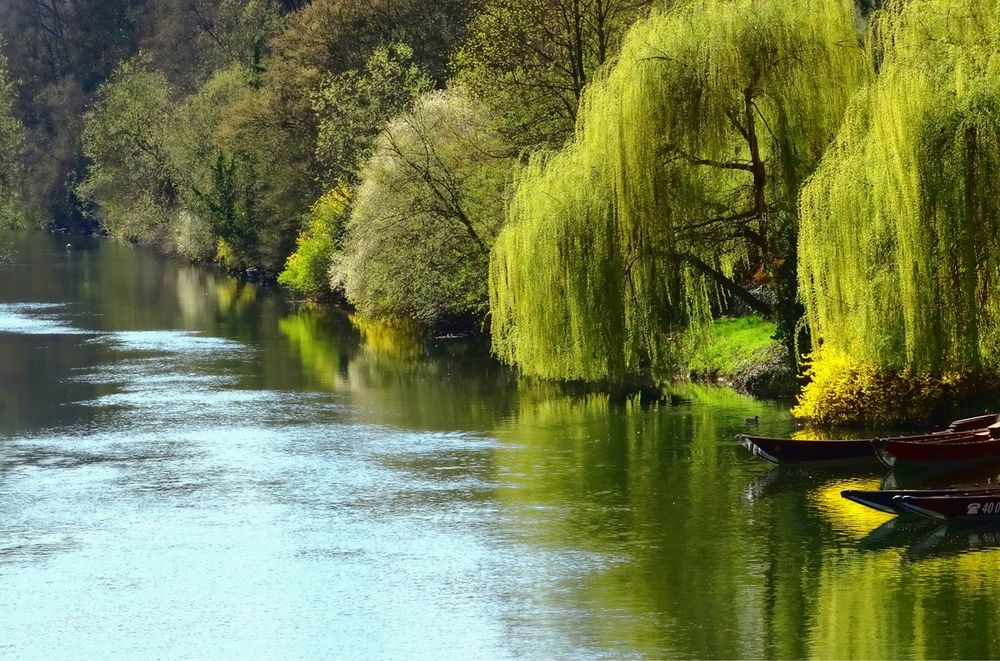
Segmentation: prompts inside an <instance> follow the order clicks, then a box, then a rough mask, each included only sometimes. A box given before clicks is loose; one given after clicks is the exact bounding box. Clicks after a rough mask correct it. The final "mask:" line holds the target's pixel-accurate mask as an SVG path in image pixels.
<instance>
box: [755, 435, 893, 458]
mask: <svg viewBox="0 0 1000 661" xmlns="http://www.w3.org/2000/svg"><path fill="white" fill-rule="evenodd" d="M873 440H875V439H861V440H792V439H787V438H765V437H762V436H748V435H743V436H740V437H739V441H740V443H741V444H742V445H743V447H745V448H746V449H747V450H749V451H750V452H752V453H753V455H754V456H755V457H760V458H761V459H763V460H764V461H769V462H771V463H772V464H800V465H811V464H822V465H829V466H834V465H851V464H858V463H874V461H875V460H876V457H875V453H874V451H873V450H872V441H873Z"/></svg>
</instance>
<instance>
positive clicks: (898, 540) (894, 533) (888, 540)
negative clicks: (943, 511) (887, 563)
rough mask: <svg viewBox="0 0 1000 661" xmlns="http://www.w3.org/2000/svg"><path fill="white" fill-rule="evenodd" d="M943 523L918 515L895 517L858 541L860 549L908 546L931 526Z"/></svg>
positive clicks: (869, 549)
mask: <svg viewBox="0 0 1000 661" xmlns="http://www.w3.org/2000/svg"><path fill="white" fill-rule="evenodd" d="M940 525H941V522H940V521H930V520H928V519H924V518H921V517H917V516H912V517H894V518H892V519H889V520H888V521H886V522H885V523H883V524H882V525H880V526H879V527H878V528H875V530H872V531H871V532H870V533H868V534H867V535H865V537H864V538H862V539H861V540H860V541H859V542H858V550H861V551H884V550H886V549H895V548H906V547H908V546H910V545H911V544H913V543H914V542H915V541H916V540H918V539H919V538H920V537H921V536H922V535H924V534H926V533H927V531H928V530H930V529H931V528H937V527H939V526H940Z"/></svg>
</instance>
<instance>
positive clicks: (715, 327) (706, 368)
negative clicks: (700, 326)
mask: <svg viewBox="0 0 1000 661" xmlns="http://www.w3.org/2000/svg"><path fill="white" fill-rule="evenodd" d="M776 331H777V326H776V325H775V324H773V323H772V322H770V321H765V320H763V319H761V318H760V317H737V318H735V319H729V318H724V319H717V320H716V321H715V323H713V324H712V328H711V329H710V330H709V331H708V337H707V340H706V341H705V342H704V343H703V344H702V346H701V347H699V348H698V349H697V350H696V351H695V353H694V355H693V356H692V358H691V363H690V365H689V369H690V371H691V374H692V375H695V376H698V377H718V378H727V377H731V376H733V375H736V374H739V373H741V372H745V371H746V370H747V369H748V368H750V367H751V366H753V365H755V364H759V363H766V362H768V361H769V360H771V359H773V357H774V356H775V352H776V351H780V347H779V346H778V343H777V342H775V341H774V340H773V339H771V338H772V337H773V336H774V334H775V332H776Z"/></svg>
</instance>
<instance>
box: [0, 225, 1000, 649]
mask: <svg viewBox="0 0 1000 661" xmlns="http://www.w3.org/2000/svg"><path fill="white" fill-rule="evenodd" d="M74 243H75V245H74V247H73V248H72V249H71V250H66V249H65V238H60V239H56V238H49V237H47V236H44V235H39V236H28V237H21V238H19V239H18V240H17V242H16V245H15V248H16V251H17V252H16V254H15V255H14V256H13V259H12V260H11V261H10V262H9V263H6V264H4V265H3V266H0V511H2V512H3V518H2V520H0V604H2V605H3V606H4V607H3V608H2V609H0V632H2V634H0V657H6V658H13V659H75V658H81V659H93V658H121V659H126V658H127V659H204V658H212V659H264V658H267V659H328V658H351V659H389V658H406V659H409V658H433V659H448V658H455V659H468V658H560V659H562V658H569V659H595V658H762V657H767V658H805V657H815V658H884V657H906V658H919V657H934V658H985V657H995V656H996V655H997V654H998V653H1000V642H998V629H1000V623H998V622H997V619H996V617H995V614H996V612H997V610H998V607H1000V578H998V572H997V568H998V567H1000V533H998V532H997V531H995V530H991V529H985V530H969V529H958V530H956V529H949V528H937V527H935V526H933V525H923V524H916V523H913V522H906V521H893V520H890V519H889V517H884V516H882V515H879V514H875V513H870V512H868V511H866V510H864V509H863V508H860V507H858V506H855V505H853V504H851V503H848V502H846V501H843V500H842V499H841V498H840V497H839V491H840V490H841V489H843V488H848V487H857V486H871V487H875V486H878V485H879V484H880V483H881V482H882V480H883V479H884V478H885V476H884V474H883V473H882V472H880V471H877V470H875V471H870V472H861V473H860V474H859V473H857V472H855V473H842V472H841V473H829V472H811V473H810V472H797V471H791V472H789V471H777V470H772V469H771V467H769V466H768V465H766V464H764V463H762V462H760V461H759V460H756V459H754V458H752V457H750V456H749V454H748V453H747V452H745V451H744V450H743V449H742V448H740V447H738V446H737V445H736V443H735V442H734V441H733V438H734V436H735V435H736V434H737V433H740V432H742V431H745V430H746V429H747V426H746V423H745V418H747V417H753V416H760V420H761V422H760V425H759V427H755V429H759V431H760V432H761V433H764V434H785V433H788V432H790V431H791V430H792V428H793V423H792V421H791V419H790V418H789V416H788V414H787V406H786V405H783V404H780V403H762V402H755V401H752V400H750V399H747V398H744V397H741V396H739V395H737V394H736V393H733V392H731V391H728V390H725V389H717V388H709V387H704V386H689V387H686V388H679V389H678V390H677V391H676V392H675V393H674V395H673V397H671V398H670V400H669V401H666V402H664V403H663V404H661V405H657V406H652V407H643V406H640V405H639V404H638V403H637V402H633V403H626V404H618V403H615V404H612V403H610V402H609V401H608V399H607V398H606V397H602V396H598V395H585V394H581V393H572V392H568V391H566V390H565V389H560V388H557V387H555V386H551V385H545V384H539V383H533V382H529V381H522V380H518V379H517V378H516V376H515V375H513V374H512V373H510V372H509V371H507V370H505V369H503V368H501V367H499V366H498V365H496V364H495V363H493V362H492V361H490V360H489V359H488V357H486V356H485V353H484V351H483V350H482V348H481V347H475V346H469V345H467V344H464V343H461V342H455V341H453V340H440V341H424V342H420V341H414V340H413V338H410V337H408V336H406V335H405V334H404V333H400V332H398V331H394V330H393V329H386V328H382V327H379V326H377V325H374V324H370V323H366V322H364V321H362V320H353V321H352V320H351V319H349V318H348V317H347V316H346V315H342V314H339V313H336V312H331V311H325V312H324V311H317V310H311V309H309V308H306V307H302V306H296V305H294V304H292V303H290V302H289V301H287V300H285V299H284V298H283V297H282V296H281V295H280V294H279V293H278V292H275V291H271V290H268V289H261V288H258V287H256V286H254V285H251V284H247V283H242V282H239V281H237V280H235V279H232V278H230V277H228V276H226V275H224V274H222V273H220V272H218V271H215V270H212V269H209V268H203V267H196V266H191V265H186V264H182V263H178V262H176V261H172V260H170V259H167V258H163V257H159V256H156V255H154V254H152V253H149V252H145V251H138V250H132V249H128V248H125V247H122V246H117V245H113V244H107V243H100V242H89V243H87V242H83V243H81V242H79V241H76V242H74ZM996 472H1000V470H998V471H994V473H996ZM988 474H989V473H988V472H987V473H984V474H983V475H976V476H968V475H965V476H943V477H942V476H938V477H936V478H935V479H936V480H938V481H941V480H945V481H948V480H952V481H954V480H959V479H961V480H966V481H968V480H983V479H986V477H988ZM891 479H893V480H896V481H897V482H898V481H904V482H906V481H909V482H911V483H912V482H914V481H917V482H919V481H920V480H922V479H925V478H924V477H923V476H892V477H891Z"/></svg>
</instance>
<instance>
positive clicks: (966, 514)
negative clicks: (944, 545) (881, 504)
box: [894, 487, 1000, 522]
mask: <svg viewBox="0 0 1000 661" xmlns="http://www.w3.org/2000/svg"><path fill="white" fill-rule="evenodd" d="M894 504H895V505H896V506H897V507H899V508H900V509H902V510H905V511H908V512H913V513H914V514H919V515H921V516H926V517H928V518H931V519H939V520H947V519H962V520H967V521H984V522H985V521H997V520H1000V487H997V488H994V489H992V490H989V491H982V492H979V493H971V492H970V493H964V494H939V495H926V496H918V495H902V496H897V497H896V498H895V500H894Z"/></svg>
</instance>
